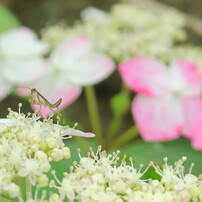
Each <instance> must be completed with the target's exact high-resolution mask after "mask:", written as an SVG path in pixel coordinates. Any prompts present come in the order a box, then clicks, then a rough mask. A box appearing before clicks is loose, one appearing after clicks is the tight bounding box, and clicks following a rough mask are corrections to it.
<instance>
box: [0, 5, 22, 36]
mask: <svg viewBox="0 0 202 202" xmlns="http://www.w3.org/2000/svg"><path fill="white" fill-rule="evenodd" d="M0 19H1V20H0V33H2V32H5V31H7V30H9V29H12V28H16V27H19V26H20V24H21V23H20V21H19V20H18V19H17V17H16V16H15V15H14V14H12V13H11V12H10V11H9V10H8V9H7V8H6V7H4V6H2V5H0Z"/></svg>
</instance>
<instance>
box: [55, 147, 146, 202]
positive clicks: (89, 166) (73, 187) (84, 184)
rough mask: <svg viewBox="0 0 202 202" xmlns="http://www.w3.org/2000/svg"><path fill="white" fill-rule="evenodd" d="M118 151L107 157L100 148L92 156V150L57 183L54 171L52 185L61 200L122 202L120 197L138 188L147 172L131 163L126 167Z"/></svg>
mask: <svg viewBox="0 0 202 202" xmlns="http://www.w3.org/2000/svg"><path fill="white" fill-rule="evenodd" d="M119 153H120V152H119V151H117V152H114V153H113V154H107V153H106V151H102V150H101V147H99V148H98V150H97V152H96V153H94V152H93V150H92V149H90V152H89V154H88V157H81V155H80V154H79V156H80V161H79V163H77V162H74V163H73V166H72V168H71V172H70V173H64V178H63V179H62V181H61V182H60V181H59V180H58V179H57V177H56V175H55V172H54V171H53V172H52V174H53V175H54V177H55V180H56V182H57V184H59V185H56V183H55V182H53V181H52V182H51V186H53V187H55V188H57V189H58V192H59V198H60V200H64V199H65V198H67V199H69V200H70V201H74V200H79V201H104V200H106V201H117V202H119V201H120V202H121V201H123V196H124V195H126V193H128V192H131V191H132V188H133V187H136V189H137V188H138V187H141V186H142V185H143V184H145V181H144V180H141V179H140V178H141V176H142V175H143V174H144V173H145V172H146V170H147V169H148V167H147V168H146V170H145V171H144V172H142V171H141V170H142V165H141V166H140V169H138V170H137V169H136V168H134V166H133V163H132V159H131V164H130V165H127V163H126V161H125V159H126V156H124V157H123V159H120V158H119V156H118V155H119Z"/></svg>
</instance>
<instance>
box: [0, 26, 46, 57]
mask: <svg viewBox="0 0 202 202" xmlns="http://www.w3.org/2000/svg"><path fill="white" fill-rule="evenodd" d="M0 49H1V52H2V53H3V54H4V55H5V56H6V57H30V56H37V55H41V54H44V53H45V52H47V50H48V44H47V43H46V42H43V41H40V40H38V39H37V36H36V34H35V33H34V32H33V31H32V30H31V29H29V28H26V27H22V28H17V29H12V30H9V31H7V32H5V33H3V34H2V35H1V36H0Z"/></svg>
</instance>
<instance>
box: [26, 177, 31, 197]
mask: <svg viewBox="0 0 202 202" xmlns="http://www.w3.org/2000/svg"><path fill="white" fill-rule="evenodd" d="M31 198H32V184H31V183H30V181H29V179H28V177H27V178H26V200H29V199H31Z"/></svg>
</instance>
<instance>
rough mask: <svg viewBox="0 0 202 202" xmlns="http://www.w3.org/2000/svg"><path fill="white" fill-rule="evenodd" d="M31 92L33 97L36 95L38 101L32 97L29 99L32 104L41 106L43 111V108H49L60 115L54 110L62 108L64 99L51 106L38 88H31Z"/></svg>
mask: <svg viewBox="0 0 202 202" xmlns="http://www.w3.org/2000/svg"><path fill="white" fill-rule="evenodd" d="M29 89H30V90H31V95H35V96H36V98H37V99H34V98H33V97H30V98H29V99H28V101H29V103H30V104H35V105H39V106H40V109H39V111H40V110H41V107H42V106H44V107H48V108H49V109H50V110H51V111H52V112H54V113H57V114H59V115H60V113H59V112H57V111H55V110H54V109H55V108H57V109H58V107H59V106H60V104H61V103H62V98H60V99H58V100H57V101H56V102H55V103H54V104H51V103H50V102H49V101H48V100H47V99H46V98H45V97H44V96H43V95H42V94H41V93H39V92H38V91H37V90H36V88H29Z"/></svg>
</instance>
